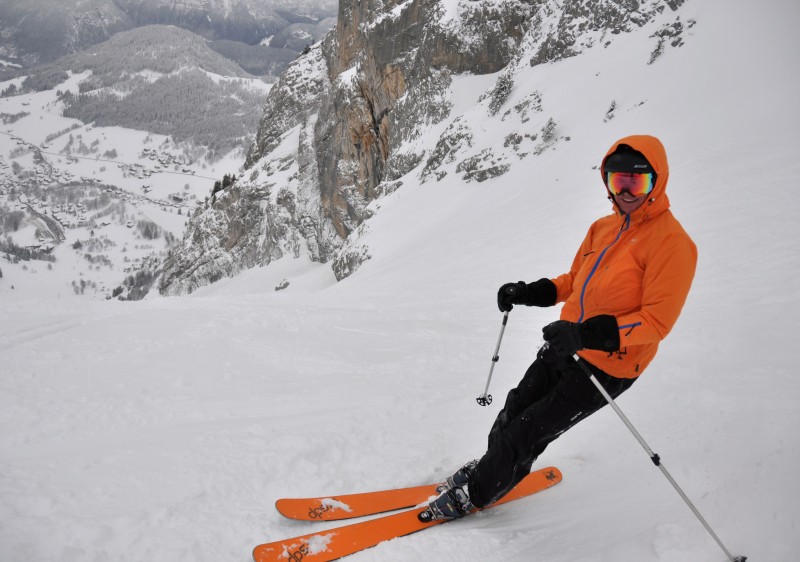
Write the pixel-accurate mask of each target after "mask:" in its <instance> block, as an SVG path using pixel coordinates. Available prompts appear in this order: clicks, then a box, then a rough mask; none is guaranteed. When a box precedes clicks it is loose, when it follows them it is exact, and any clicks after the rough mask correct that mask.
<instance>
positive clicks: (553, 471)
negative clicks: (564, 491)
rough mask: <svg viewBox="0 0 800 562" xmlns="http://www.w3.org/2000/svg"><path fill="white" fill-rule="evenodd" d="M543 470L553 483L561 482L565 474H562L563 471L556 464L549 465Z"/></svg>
mask: <svg viewBox="0 0 800 562" xmlns="http://www.w3.org/2000/svg"><path fill="white" fill-rule="evenodd" d="M541 472H543V473H544V477H545V478H547V480H548V481H550V482H552V483H553V484H556V483H558V482H561V480H562V479H563V478H564V475H563V474H561V471H560V470H558V469H557V468H556V467H554V466H548V467H547V468H543V469H542V470H541Z"/></svg>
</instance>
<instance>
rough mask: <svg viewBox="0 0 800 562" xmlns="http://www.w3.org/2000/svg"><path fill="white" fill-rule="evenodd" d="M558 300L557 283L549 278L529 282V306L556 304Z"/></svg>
mask: <svg viewBox="0 0 800 562" xmlns="http://www.w3.org/2000/svg"><path fill="white" fill-rule="evenodd" d="M557 300H558V291H557V290H556V285H555V283H553V282H552V281H550V280H549V279H547V278H544V279H539V280H538V281H534V282H533V283H528V302H527V304H528V306H555V304H556V301H557Z"/></svg>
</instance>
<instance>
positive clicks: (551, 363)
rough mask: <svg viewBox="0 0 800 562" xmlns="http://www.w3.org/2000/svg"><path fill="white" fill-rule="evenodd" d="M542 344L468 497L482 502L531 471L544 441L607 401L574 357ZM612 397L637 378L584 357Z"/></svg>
mask: <svg viewBox="0 0 800 562" xmlns="http://www.w3.org/2000/svg"><path fill="white" fill-rule="evenodd" d="M552 354H553V352H552V350H547V348H543V349H542V350H541V351H540V352H539V355H538V357H537V358H536V360H535V361H534V362H533V364H532V365H531V366H530V367H529V368H528V370H527V371H526V373H525V376H524V377H523V378H522V381H521V382H520V383H519V386H517V388H515V389H513V390H512V391H510V392H509V393H508V397H507V398H506V404H505V406H504V407H503V410H502V411H501V412H500V414H498V416H497V419H496V420H495V422H494V425H493V426H492V429H491V431H490V432H489V447H488V449H487V451H486V454H485V455H483V457H482V458H481V459H480V460H479V461H478V465H477V466H476V468H475V472H474V475H473V477H472V478H471V479H470V483H469V496H470V500H471V501H472V503H473V504H474V505H475V506H476V507H485V506H487V505H489V504H491V503H494V502H495V501H497V500H498V499H500V498H501V497H503V496H504V495H505V494H507V493H508V492H510V491H511V490H512V489H513V488H514V486H516V485H517V484H518V483H519V482H520V481H521V480H522V479H523V478H525V476H527V475H528V474H529V473H530V471H531V465H532V464H533V462H534V461H535V460H536V458H537V457H538V456H539V455H541V454H542V452H543V451H544V450H545V448H546V447H547V445H548V444H549V443H551V442H552V441H553V440H555V439H556V438H557V437H558V436H559V435H561V434H562V433H564V432H565V431H567V430H568V429H569V428H571V427H572V426H574V425H575V424H576V423H578V422H579V421H581V420H583V419H585V418H587V417H589V416H590V415H591V414H593V413H594V412H596V411H597V410H599V409H600V408H602V407H603V406H605V405H606V404H607V402H606V399H605V398H604V397H603V395H602V394H600V391H599V390H598V389H597V388H596V387H595V385H594V384H593V383H592V381H591V380H590V379H589V376H588V375H587V374H586V373H585V372H584V371H583V370H582V369H581V366H580V365H578V364H577V363H576V362H575V361H574V360H573V359H572V358H567V359H566V360H561V361H556V360H554V359H552V358H550V357H548V356H549V355H552ZM583 364H584V365H586V366H587V367H589V369H591V371H592V373H593V374H594V376H595V378H596V379H597V380H598V381H599V382H600V384H602V385H603V388H605V389H606V391H608V393H609V394H610V395H611V396H612V397H613V398H616V397H617V396H619V395H620V394H622V393H623V392H624V391H625V390H627V389H628V388H630V386H631V385H632V384H633V382H634V380H636V379H621V378H616V377H612V376H611V375H609V374H607V373H605V372H603V371H601V370H600V369H598V368H597V367H595V366H594V365H590V364H589V363H587V362H585V361H584V362H583Z"/></svg>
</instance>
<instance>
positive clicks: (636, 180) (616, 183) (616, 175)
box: [606, 172, 654, 197]
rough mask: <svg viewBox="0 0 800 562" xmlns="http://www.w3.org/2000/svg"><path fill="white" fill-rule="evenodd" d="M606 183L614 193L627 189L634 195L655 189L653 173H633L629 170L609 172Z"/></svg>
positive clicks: (644, 193) (646, 193)
mask: <svg viewBox="0 0 800 562" xmlns="http://www.w3.org/2000/svg"><path fill="white" fill-rule="evenodd" d="M606 180H607V181H606V183H607V184H608V189H609V191H611V193H613V194H614V195H619V194H620V193H622V192H623V191H627V192H628V193H630V194H631V195H633V196H634V197H639V196H641V195H648V194H649V193H650V192H651V191H653V183H654V182H653V174H652V173H648V174H631V173H628V172H607V173H606Z"/></svg>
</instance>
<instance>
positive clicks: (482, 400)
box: [475, 310, 510, 406]
mask: <svg viewBox="0 0 800 562" xmlns="http://www.w3.org/2000/svg"><path fill="white" fill-rule="evenodd" d="M509 312H510V311H508V310H506V311H505V312H504V313H503V325H502V326H501V327H500V337H499V338H497V347H495V348H494V356H493V357H492V366H491V367H490V368H489V378H488V380H487V381H486V388H485V389H484V391H483V394H481V395H480V396H478V397H477V398H476V399H475V400H477V402H478V404H480V405H481V406H488V405H489V404H491V403H492V395H491V394H489V383H491V382H492V373H493V372H494V366H495V364H497V362H498V361H499V360H500V356H499V355H498V353H499V352H500V343H501V342H502V341H503V333H504V332H505V331H506V324H507V323H508V313H509Z"/></svg>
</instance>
